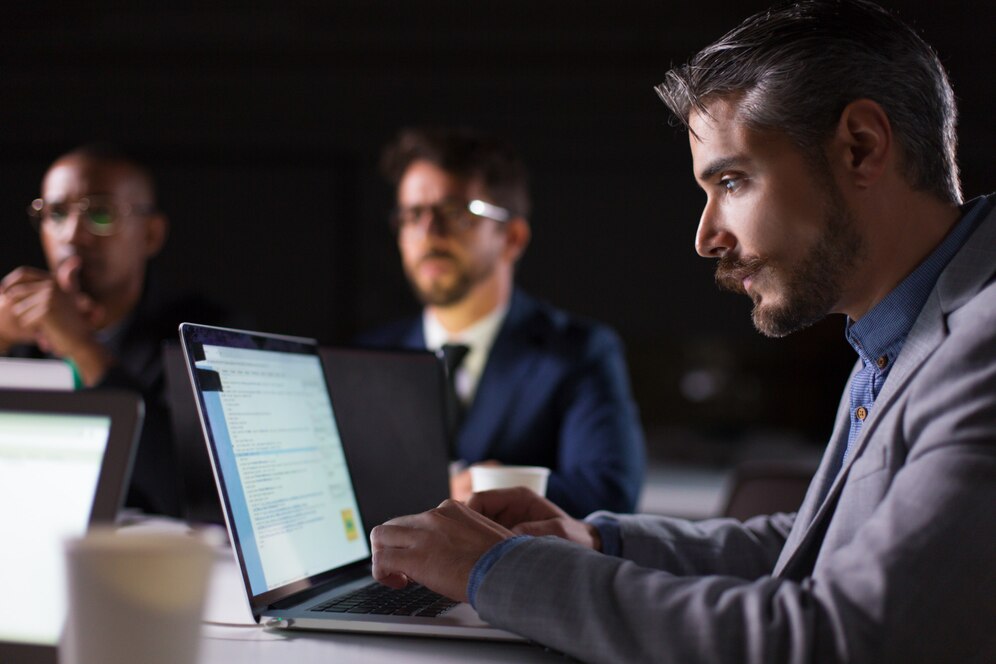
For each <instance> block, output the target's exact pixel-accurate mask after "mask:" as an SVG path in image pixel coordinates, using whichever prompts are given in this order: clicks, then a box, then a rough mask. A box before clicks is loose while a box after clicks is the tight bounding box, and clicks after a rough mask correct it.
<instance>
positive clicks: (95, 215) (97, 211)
mask: <svg viewBox="0 0 996 664" xmlns="http://www.w3.org/2000/svg"><path fill="white" fill-rule="evenodd" d="M87 215H89V217H90V221H92V222H93V223H95V224H96V225H98V226H110V225H111V224H112V223H113V222H114V213H113V212H112V211H111V209H110V208H105V207H94V208H90V209H89V210H87Z"/></svg>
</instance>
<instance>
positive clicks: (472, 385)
mask: <svg viewBox="0 0 996 664" xmlns="http://www.w3.org/2000/svg"><path fill="white" fill-rule="evenodd" d="M507 313H508V305H507V304H506V305H505V306H501V307H498V308H497V309H495V310H494V311H492V312H491V313H490V314H488V315H487V316H485V317H484V318H482V319H481V320H479V321H477V322H476V323H474V324H473V325H471V326H470V327H468V328H467V329H465V330H461V331H460V332H456V333H451V332H448V331H447V330H446V328H444V327H443V326H442V324H441V323H440V322H439V320H438V319H437V318H436V317H435V316H433V315H432V313H431V312H430V311H429V310H428V309H425V310H424V311H423V312H422V333H423V334H424V335H425V347H426V348H427V349H429V350H431V351H437V350H439V349H440V348H441V347H442V345H443V344H447V343H451V344H463V345H465V346H468V347H469V348H470V351H469V352H468V353H467V356H466V357H465V358H464V359H463V362H461V363H460V367H459V368H458V369H457V372H456V376H455V379H454V380H455V385H456V392H457V396H459V397H460V401H462V402H463V405H464V406H468V407H469V406H470V404H471V403H473V401H474V395H475V394H477V385H478V383H480V382H481V375H482V374H483V373H484V366H485V365H486V364H487V362H488V355H490V354H491V347H492V346H493V345H494V343H495V338H496V337H497V336H498V330H500V329H501V324H502V322H503V321H504V320H505V314H507Z"/></svg>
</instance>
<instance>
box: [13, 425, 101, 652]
mask: <svg viewBox="0 0 996 664" xmlns="http://www.w3.org/2000/svg"><path fill="white" fill-rule="evenodd" d="M110 429H111V418H110V417H108V416H101V415H79V414H63V413H40V412H27V411H23V412H22V411H16V410H6V409H4V408H3V407H0V505H3V516H2V517H0V523H2V527H3V533H4V543H3V545H2V546H0V588H3V592H4V597H5V598H7V601H6V602H5V606H6V608H5V609H0V641H6V642H16V643H31V644H48V645H55V644H56V643H57V642H58V640H59V635H60V633H61V632H62V626H63V623H64V621H65V618H66V610H67V603H66V602H67V600H66V596H65V564H64V562H63V553H62V550H63V541H64V540H65V539H66V538H68V537H72V536H78V535H82V534H83V533H84V532H85V531H86V528H87V522H88V520H89V518H90V511H91V506H92V505H93V502H94V495H95V493H96V490H97V481H98V478H99V476H100V472H101V461H102V460H103V458H104V451H105V448H106V447H107V442H108V436H109V433H110ZM0 659H3V658H2V657H0Z"/></svg>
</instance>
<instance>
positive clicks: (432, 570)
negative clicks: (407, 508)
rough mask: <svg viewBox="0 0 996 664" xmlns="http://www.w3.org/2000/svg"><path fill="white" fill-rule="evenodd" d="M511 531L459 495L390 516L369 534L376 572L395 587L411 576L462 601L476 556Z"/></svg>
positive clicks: (400, 585) (384, 582)
mask: <svg viewBox="0 0 996 664" xmlns="http://www.w3.org/2000/svg"><path fill="white" fill-rule="evenodd" d="M512 535H513V534H512V532H511V531H509V530H508V529H507V528H504V527H502V526H500V525H498V524H497V523H495V522H493V521H491V520H490V519H487V518H485V517H484V516H483V515H481V514H479V513H478V512H475V511H474V510H472V509H470V508H468V507H467V506H466V505H464V504H463V503H461V502H458V501H455V500H444V501H443V502H442V503H441V504H440V505H439V507H437V508H435V509H432V510H429V511H428V512H423V513H422V514H415V515H413V516H402V517H398V518H396V519H391V520H390V521H388V522H387V523H385V524H383V525H380V526H377V527H376V528H374V529H373V532H371V533H370V544H371V548H372V549H373V577H374V578H375V579H377V580H378V581H380V582H381V583H383V584H384V585H386V586H390V587H391V588H404V587H405V586H406V585H408V582H409V581H415V582H417V583H421V584H422V585H424V586H426V587H427V588H429V589H431V590H433V591H435V592H437V593H439V594H441V595H445V596H447V597H449V598H451V599H454V600H458V601H461V602H465V601H467V582H468V580H469V579H470V572H471V570H472V569H473V568H474V565H475V564H477V561H478V560H479V559H480V558H481V556H482V555H484V553H485V552H486V551H487V550H488V549H490V548H491V547H492V546H494V545H495V544H497V543H498V542H501V541H502V540H504V539H507V538H509V537H512Z"/></svg>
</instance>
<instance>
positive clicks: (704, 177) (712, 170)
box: [697, 155, 747, 182]
mask: <svg viewBox="0 0 996 664" xmlns="http://www.w3.org/2000/svg"><path fill="white" fill-rule="evenodd" d="M745 161H747V158H746V157H744V156H742V155H734V156H732V157H722V158H720V159H717V160H716V161H714V162H712V163H711V164H709V165H708V166H706V167H705V168H704V169H702V171H700V172H699V174H698V176H697V177H698V179H699V180H701V181H702V182H706V181H708V180H711V179H712V178H713V177H714V176H715V175H716V174H717V173H722V172H723V171H725V170H728V169H730V168H733V167H734V166H738V165H740V164H743V163H744V162H745Z"/></svg>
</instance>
